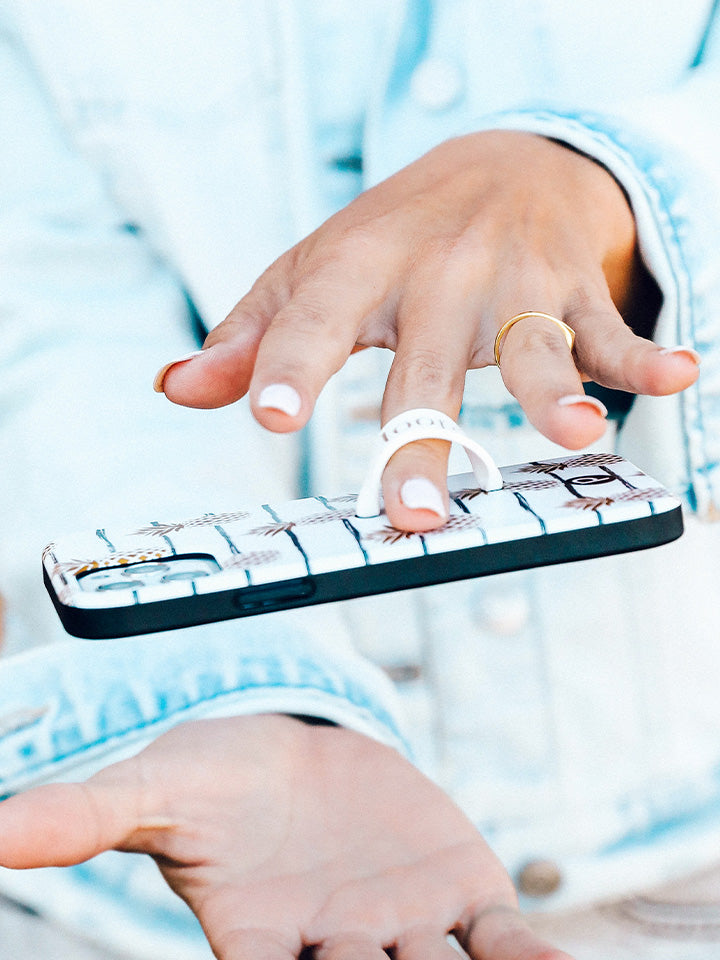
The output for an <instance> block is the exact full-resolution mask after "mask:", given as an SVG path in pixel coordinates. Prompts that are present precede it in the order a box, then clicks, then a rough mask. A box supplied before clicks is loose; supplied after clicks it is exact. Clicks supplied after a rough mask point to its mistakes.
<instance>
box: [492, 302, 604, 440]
mask: <svg viewBox="0 0 720 960" xmlns="http://www.w3.org/2000/svg"><path fill="white" fill-rule="evenodd" d="M548 312H549V311H548ZM560 313H561V311H558V310H557V309H556V311H555V313H554V314H551V315H554V316H559V315H560ZM576 334H577V337H579V334H578V333H577V331H576ZM577 337H576V339H577ZM500 372H501V374H502V378H503V382H504V383H505V386H506V387H507V388H508V390H509V391H510V392H511V393H512V394H513V396H515V397H516V399H517V400H518V401H519V403H520V405H521V407H522V408H523V410H524V412H525V415H526V416H527V418H528V420H529V421H530V423H532V424H533V426H534V427H536V428H537V429H538V430H539V431H540V432H541V433H543V434H544V435H545V436H546V437H548V439H550V440H552V441H553V442H554V443H558V444H561V445H562V446H564V447H569V448H570V449H571V450H577V449H580V448H581V447H585V446H588V445H589V444H590V443H593V442H594V441H596V440H598V439H599V438H600V437H601V436H602V435H603V433H604V432H605V416H606V415H607V411H606V410H605V408H604V407H603V406H602V404H601V403H599V401H597V400H594V399H593V398H591V397H586V396H585V392H584V389H583V385H582V379H581V377H580V373H579V371H578V369H577V367H576V365H575V361H574V359H573V355H572V354H571V353H570V349H569V347H568V343H567V341H566V339H565V336H564V334H563V331H562V330H561V329H560V328H559V327H558V326H557V325H556V324H554V323H552V321H550V320H547V319H545V318H544V317H539V316H529V317H527V318H525V319H523V320H520V321H519V322H518V323H516V324H515V325H514V326H512V327H511V328H510V329H509V330H508V332H507V335H506V336H505V338H504V340H503V342H502V344H501V347H500Z"/></svg>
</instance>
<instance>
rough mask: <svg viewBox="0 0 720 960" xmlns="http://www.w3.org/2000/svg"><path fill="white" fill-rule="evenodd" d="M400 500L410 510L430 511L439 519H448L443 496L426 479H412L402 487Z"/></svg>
mask: <svg viewBox="0 0 720 960" xmlns="http://www.w3.org/2000/svg"><path fill="white" fill-rule="evenodd" d="M400 499H401V500H402V502H403V503H404V504H405V506H406V507H409V508H410V510H430V511H431V512H432V513H436V514H437V515H438V517H443V518H447V510H446V509H445V501H444V500H443V497H442V494H441V493H440V491H439V490H438V488H437V487H436V486H435V484H434V483H430V481H429V480H427V479H426V478H425V477H410V479H409V480H406V481H405V483H404V484H403V485H402V487H400Z"/></svg>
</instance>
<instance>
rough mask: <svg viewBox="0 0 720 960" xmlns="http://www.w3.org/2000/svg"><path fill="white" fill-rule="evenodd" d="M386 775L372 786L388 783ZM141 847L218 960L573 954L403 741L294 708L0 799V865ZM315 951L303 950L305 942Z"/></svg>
mask: <svg viewBox="0 0 720 960" xmlns="http://www.w3.org/2000/svg"><path fill="white" fill-rule="evenodd" d="M379 784H380V785H381V788H380V789H378V785H379ZM113 848H114V849H116V850H125V851H140V852H144V853H148V854H150V855H151V856H152V857H154V859H155V860H156V862H157V864H158V866H159V868H160V870H161V872H162V874H163V876H164V877H165V879H166V880H167V882H168V883H169V885H170V886H171V887H172V889H173V890H175V892H176V893H178V894H179V895H180V896H181V897H182V898H183V899H184V900H185V901H186V902H187V903H188V904H189V906H190V907H191V909H192V910H193V911H194V912H195V914H196V915H197V917H198V919H199V920H200V922H201V924H202V926H203V928H204V930H205V933H206V935H207V938H208V940H209V942H210V945H211V946H212V949H213V951H214V953H215V956H216V957H218V960H258V958H262V960H290V958H295V957H299V956H300V954H301V951H303V950H304V949H306V948H312V950H313V956H314V960H345V958H348V960H350V958H352V960H386V957H387V954H386V953H385V951H386V950H392V954H393V956H394V957H395V958H397V960H452V958H453V957H455V958H457V956H458V954H457V953H456V952H455V951H454V950H453V949H452V948H451V947H450V946H449V945H448V943H447V941H446V935H447V934H448V933H450V932H453V933H454V934H455V936H456V937H457V939H458V941H459V943H460V944H461V945H462V947H463V949H464V951H465V953H466V955H467V956H469V957H472V958H473V960H571V958H570V957H569V956H568V955H567V954H565V953H563V952H561V951H559V950H555V949H553V948H552V947H550V946H549V945H548V944H547V943H545V942H544V941H542V940H540V939H539V938H537V937H536V936H535V935H534V934H533V933H532V932H531V931H530V929H529V928H528V926H527V924H526V923H525V921H524V920H523V918H522V917H521V916H520V914H519V913H518V910H517V903H516V898H515V893H514V890H513V886H512V884H511V882H510V880H509V878H508V876H507V874H506V873H505V871H504V870H503V868H502V866H501V865H500V863H499V862H498V860H497V859H496V858H495V856H494V855H493V854H492V852H491V851H490V849H489V848H488V847H487V845H486V844H485V842H484V841H483V840H482V838H481V837H480V835H479V834H478V832H477V831H476V829H475V828H474V827H473V825H472V824H471V823H470V821H469V820H467V818H466V817H465V816H464V814H463V813H461V811H460V810H459V809H458V808H457V807H456V806H455V805H454V804H453V803H452V802H451V801H450V800H449V799H448V798H447V796H446V795H445V794H444V793H443V792H442V791H441V790H440V789H439V788H438V787H436V786H435V785H434V784H432V783H431V782H430V781H429V780H427V779H426V778H425V777H424V776H423V775H422V774H421V773H419V772H418V771H417V770H416V769H415V768H414V767H413V766H412V765H411V764H410V763H408V762H407V761H406V760H404V759H403V758H402V757H400V755H399V754H397V753H396V752H395V751H394V750H392V749H390V748H388V747H385V746H382V745H380V744H379V743H376V742H375V741H373V740H370V739H368V738H367V737H364V736H361V735H360V734H357V733H354V732H352V731H349V730H345V729H341V728H335V727H324V726H320V727H317V726H308V725H306V724H304V723H301V722H300V721H298V720H296V719H294V718H290V717H284V716H274V715H266V716H254V717H234V718H230V719H221V720H204V721H196V722H193V723H189V724H186V725H183V726H180V727H177V728H175V729H174V730H172V731H170V732H169V733H167V734H165V735H164V736H162V737H160V738H158V740H156V741H155V742H154V743H153V744H152V745H151V746H149V747H148V748H146V749H145V750H144V751H143V752H142V753H141V754H139V755H138V756H137V757H134V758H132V759H130V760H126V761H123V762H121V763H119V764H116V765H114V766H111V767H108V768H106V769H105V770H103V771H102V772H100V773H98V774H97V775H96V776H94V777H93V778H92V779H90V780H89V781H87V782H86V783H75V784H54V785H50V786H43V787H38V788H35V789H33V790H30V791H28V792H27V793H25V794H22V795H20V796H17V797H13V798H11V799H9V800H6V801H5V802H3V803H2V804H0V865H2V866H7V867H14V868H27V867H39V866H51V865H57V866H63V865H68V864H73V863H78V862H81V861H83V860H85V859H87V858H89V857H91V856H94V855H95V854H98V853H100V852H102V851H104V850H108V849H113ZM303 956H305V954H303Z"/></svg>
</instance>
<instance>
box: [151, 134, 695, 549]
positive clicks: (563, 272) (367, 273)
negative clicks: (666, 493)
mask: <svg viewBox="0 0 720 960" xmlns="http://www.w3.org/2000/svg"><path fill="white" fill-rule="evenodd" d="M635 240H636V237H635V224H634V220H633V216H632V212H631V210H630V208H629V206H628V204H627V201H626V199H625V196H624V194H623V192H622V190H621V189H620V187H619V186H618V184H617V183H616V181H615V180H614V179H613V178H612V176H611V175H610V174H609V173H608V172H607V171H606V170H605V169H604V168H603V167H601V166H600V165H599V164H597V163H595V162H594V161H593V160H591V159H589V158H587V157H585V156H583V155H581V154H579V153H577V152H575V151H573V150H571V149H569V148H567V147H565V146H563V145H561V144H559V143H556V142H554V141H551V140H547V139H545V138H543V137H539V136H535V135H532V134H527V133H521V132H513V131H497V130H496V131H487V132H483V133H477V134H472V135H469V136H466V137H462V138H458V139H456V140H451V141H448V142H446V143H444V144H442V145H441V146H439V147H437V148H436V149H434V150H432V151H431V152H430V153H429V154H427V155H426V156H424V157H422V158H421V159H420V160H418V161H417V162H415V163H413V164H411V165H410V166H408V167H406V168H405V169H403V170H401V171H400V172H399V173H397V174H396V175H395V176H393V177H391V178H390V179H388V180H386V181H385V182H383V183H381V184H379V185H378V186H376V187H374V188H373V189H371V190H368V191H367V192H366V193H364V194H362V195H361V196H360V197H358V198H357V200H355V201H354V202H353V203H351V204H350V205H349V206H348V207H346V208H345V209H344V210H342V211H340V212H339V213H338V214H336V215H335V216H334V217H332V218H331V219H330V220H328V221H327V222H326V223H325V224H323V225H322V226H321V227H320V228H319V229H318V230H316V231H315V232H314V233H313V234H311V235H310V236H309V237H307V238H306V239H305V240H303V241H302V242H301V243H299V244H298V245H297V246H295V247H294V248H293V249H291V250H290V251H288V252H287V253H286V254H284V255H283V256H282V257H280V259H279V260H277V261H276V262H275V263H274V264H273V265H272V266H271V267H270V268H269V269H268V270H267V271H266V272H265V273H264V274H263V276H262V277H260V279H259V280H258V281H257V283H256V284H255V285H254V287H253V288H252V290H251V291H250V293H248V295H247V296H245V297H244V298H243V299H242V300H241V301H240V302H239V303H238V305H237V306H236V307H235V308H234V310H232V312H231V313H230V315H229V316H228V318H227V319H226V320H225V321H224V322H223V323H222V324H220V325H219V326H218V327H217V328H216V329H215V330H213V331H212V333H211V334H210V335H209V336H208V338H207V341H206V343H205V347H204V349H203V351H202V353H201V354H199V355H198V356H196V357H195V358H194V359H192V360H191V361H190V362H187V363H177V364H176V365H174V366H172V367H171V368H170V369H169V370H166V372H165V375H164V390H165V393H166V394H167V396H168V397H169V398H170V399H171V400H173V401H174V402H176V403H182V404H186V405H188V406H197V407H215V406H222V405H224V404H227V403H232V402H233V401H235V400H237V399H238V398H239V397H241V396H243V395H244V394H245V393H246V392H248V391H249V394H250V403H251V405H252V409H253V413H254V415H255V417H256V418H257V420H258V421H259V422H260V423H261V424H263V425H264V426H265V427H267V428H268V429H270V430H275V431H288V430H297V429H298V428H300V427H301V426H303V425H304V424H305V423H306V422H307V420H308V418H309V417H310V414H311V412H312V409H313V405H314V403H315V401H316V399H317V396H318V394H319V392H320V390H321V389H322V387H323V386H324V384H325V383H326V381H327V380H328V379H329V377H330V376H331V375H332V374H333V373H334V372H335V371H337V370H338V369H339V368H340V367H342V366H343V364H344V363H345V361H346V360H347V358H348V356H349V355H350V354H351V353H352V352H353V351H354V350H356V349H359V348H362V347H368V346H376V347H386V348H389V349H391V350H394V351H395V359H394V362H393V365H392V369H391V371H390V375H389V378H388V381H387V386H386V389H385V395H384V400H383V408H382V416H383V422H386V421H387V420H389V419H390V418H391V417H393V416H395V414H397V413H400V412H402V411H404V410H407V409H409V408H411V407H434V408H436V409H440V410H442V411H444V412H445V413H447V414H448V415H450V416H451V417H457V415H458V412H459V410H460V405H461V402H462V395H463V386H464V378H465V374H466V372H467V370H468V369H471V368H475V367H483V366H487V365H489V364H492V363H494V358H493V344H494V340H495V336H496V334H497V332H498V330H499V329H500V327H501V326H502V324H503V323H504V322H505V321H506V320H507V319H509V318H510V317H512V316H514V315H516V314H518V313H521V312H524V311H541V312H543V313H547V314H551V315H554V316H556V317H559V318H561V319H563V320H565V321H566V323H568V324H569V325H570V326H571V327H572V328H573V329H574V330H575V332H576V340H575V349H574V352H573V354H571V353H570V352H569V350H568V348H567V344H566V342H565V340H564V338H563V335H562V333H561V331H560V330H559V329H558V328H557V327H556V326H555V325H554V324H552V323H550V322H548V321H547V320H541V319H528V320H524V321H523V322H522V323H518V324H516V325H515V326H514V327H512V329H511V330H510V331H509V332H508V334H507V337H506V338H505V339H504V341H503V343H502V357H501V373H502V377H503V380H504V382H505V384H506V386H507V387H508V389H509V390H510V392H511V393H512V394H514V396H515V397H516V398H517V399H518V401H519V402H520V404H521V405H522V407H523V409H524V410H525V413H526V415H527V417H528V419H529V420H530V422H531V423H533V424H534V425H535V426H536V427H537V428H538V430H540V431H541V432H542V433H544V434H545V435H546V436H547V437H549V438H550V439H551V440H553V441H555V442H556V443H559V444H561V445H563V446H565V447H569V448H571V449H579V448H581V447H584V446H586V445H587V444H589V443H592V442H594V441H595V440H597V439H598V438H599V437H600V436H601V435H602V433H603V431H604V429H605V422H604V419H603V415H602V413H601V412H600V411H599V410H598V407H597V404H595V405H593V403H592V402H590V401H588V402H584V401H582V400H580V402H578V397H580V398H582V396H583V387H582V381H583V379H591V380H594V381H596V382H597V383H600V384H603V385H605V386H608V387H613V388H616V389H619V390H624V391H629V392H632V393H645V394H653V395H660V394H669V393H674V392H677V391H679V390H682V389H684V388H685V387H687V386H689V385H690V384H691V383H693V382H694V381H695V379H696V377H697V359H696V357H694V356H693V352H692V351H683V352H673V353H667V352H663V351H662V349H661V348H660V347H658V346H656V345H654V344H653V343H651V342H649V341H647V340H644V339H642V338H640V337H637V336H635V334H634V333H633V332H632V330H631V329H630V328H629V327H628V326H626V324H625V323H624V322H623V319H622V316H621V314H622V312H623V310H625V309H626V307H627V306H628V305H629V303H630V302H631V301H632V299H633V295H634V294H635V293H636V287H637V280H638V275H639V274H641V273H643V272H644V270H642V269H641V268H640V261H639V257H638V255H637V251H636V243H635ZM161 380H162V377H161ZM447 452H448V445H447V444H445V443H442V442H440V441H425V442H419V443H415V444H412V445H410V446H408V447H407V448H405V449H404V450H401V451H399V452H398V453H397V454H396V455H395V456H394V457H393V458H392V460H391V461H390V464H389V465H388V467H387V469H386V471H385V476H384V481H383V492H384V497H385V509H386V512H387V514H388V518H389V520H390V521H391V523H392V524H393V525H394V526H396V527H399V528H401V529H408V530H425V529H430V528H432V527H436V526H438V525H440V524H441V523H442V522H443V521H444V519H445V516H446V511H447V489H446V484H445V476H446V473H447ZM418 477H420V478H424V479H425V480H426V481H429V483H430V484H431V486H430V487H428V486H427V484H425V486H424V488H423V485H422V484H421V485H420V490H423V489H424V491H425V494H426V496H425V497H424V499H423V503H424V505H422V504H421V506H420V507H419V508H412V504H413V503H415V504H417V502H418V501H417V499H415V500H411V498H410V497H409V496H408V495H407V494H408V491H409V489H410V488H409V487H406V488H405V493H406V498H407V500H408V503H407V504H406V503H405V502H404V500H403V485H404V484H405V482H406V481H407V480H409V479H411V478H418ZM413 487H414V490H415V493H416V495H417V492H418V484H417V483H415V484H414V485H413ZM433 488H434V489H435V491H437V492H436V494H435V496H433V494H432V491H433Z"/></svg>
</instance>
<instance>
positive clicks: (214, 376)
mask: <svg viewBox="0 0 720 960" xmlns="http://www.w3.org/2000/svg"><path fill="white" fill-rule="evenodd" d="M278 273H279V268H273V267H271V268H270V270H268V271H267V272H266V273H265V274H264V275H263V276H262V277H261V278H260V279H259V280H258V282H257V283H256V284H255V286H254V287H253V288H252V290H251V291H250V292H249V293H248V294H247V296H245V297H243V299H242V300H241V301H240V302H239V303H238V304H237V306H235V307H234V308H233V309H232V310H231V311H230V313H229V315H228V316H227V317H226V319H225V320H223V322H222V323H220V324H218V326H217V327H215V329H214V330H212V331H211V333H210V334H209V335H208V337H207V339H206V341H205V344H204V345H203V349H202V350H196V351H194V352H193V353H189V354H186V355H185V356H183V357H179V358H177V359H176V360H172V361H170V362H169V363H166V364H165V366H163V367H162V368H161V369H160V370H159V371H158V373H157V374H156V376H155V382H154V384H153V387H154V389H155V391H156V392H157V393H164V394H165V396H166V397H167V398H168V400H171V401H172V402H173V403H179V404H182V405H183V406H186V407H196V408H201V409H210V408H214V407H223V406H226V405H227V404H229V403H234V402H235V401H236V400H239V399H240V397H243V396H244V395H245V394H246V393H247V391H248V387H249V385H250V379H251V377H252V374H253V370H254V368H255V358H256V356H257V351H258V347H259V345H260V341H261V340H262V337H263V334H264V333H265V331H266V330H267V328H268V326H269V324H270V321H271V319H272V317H273V316H274V314H275V313H276V312H277V310H278V309H279V305H280V302H281V295H282V284H281V282H280V280H279V279H275V278H276V275H277V274H278Z"/></svg>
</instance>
